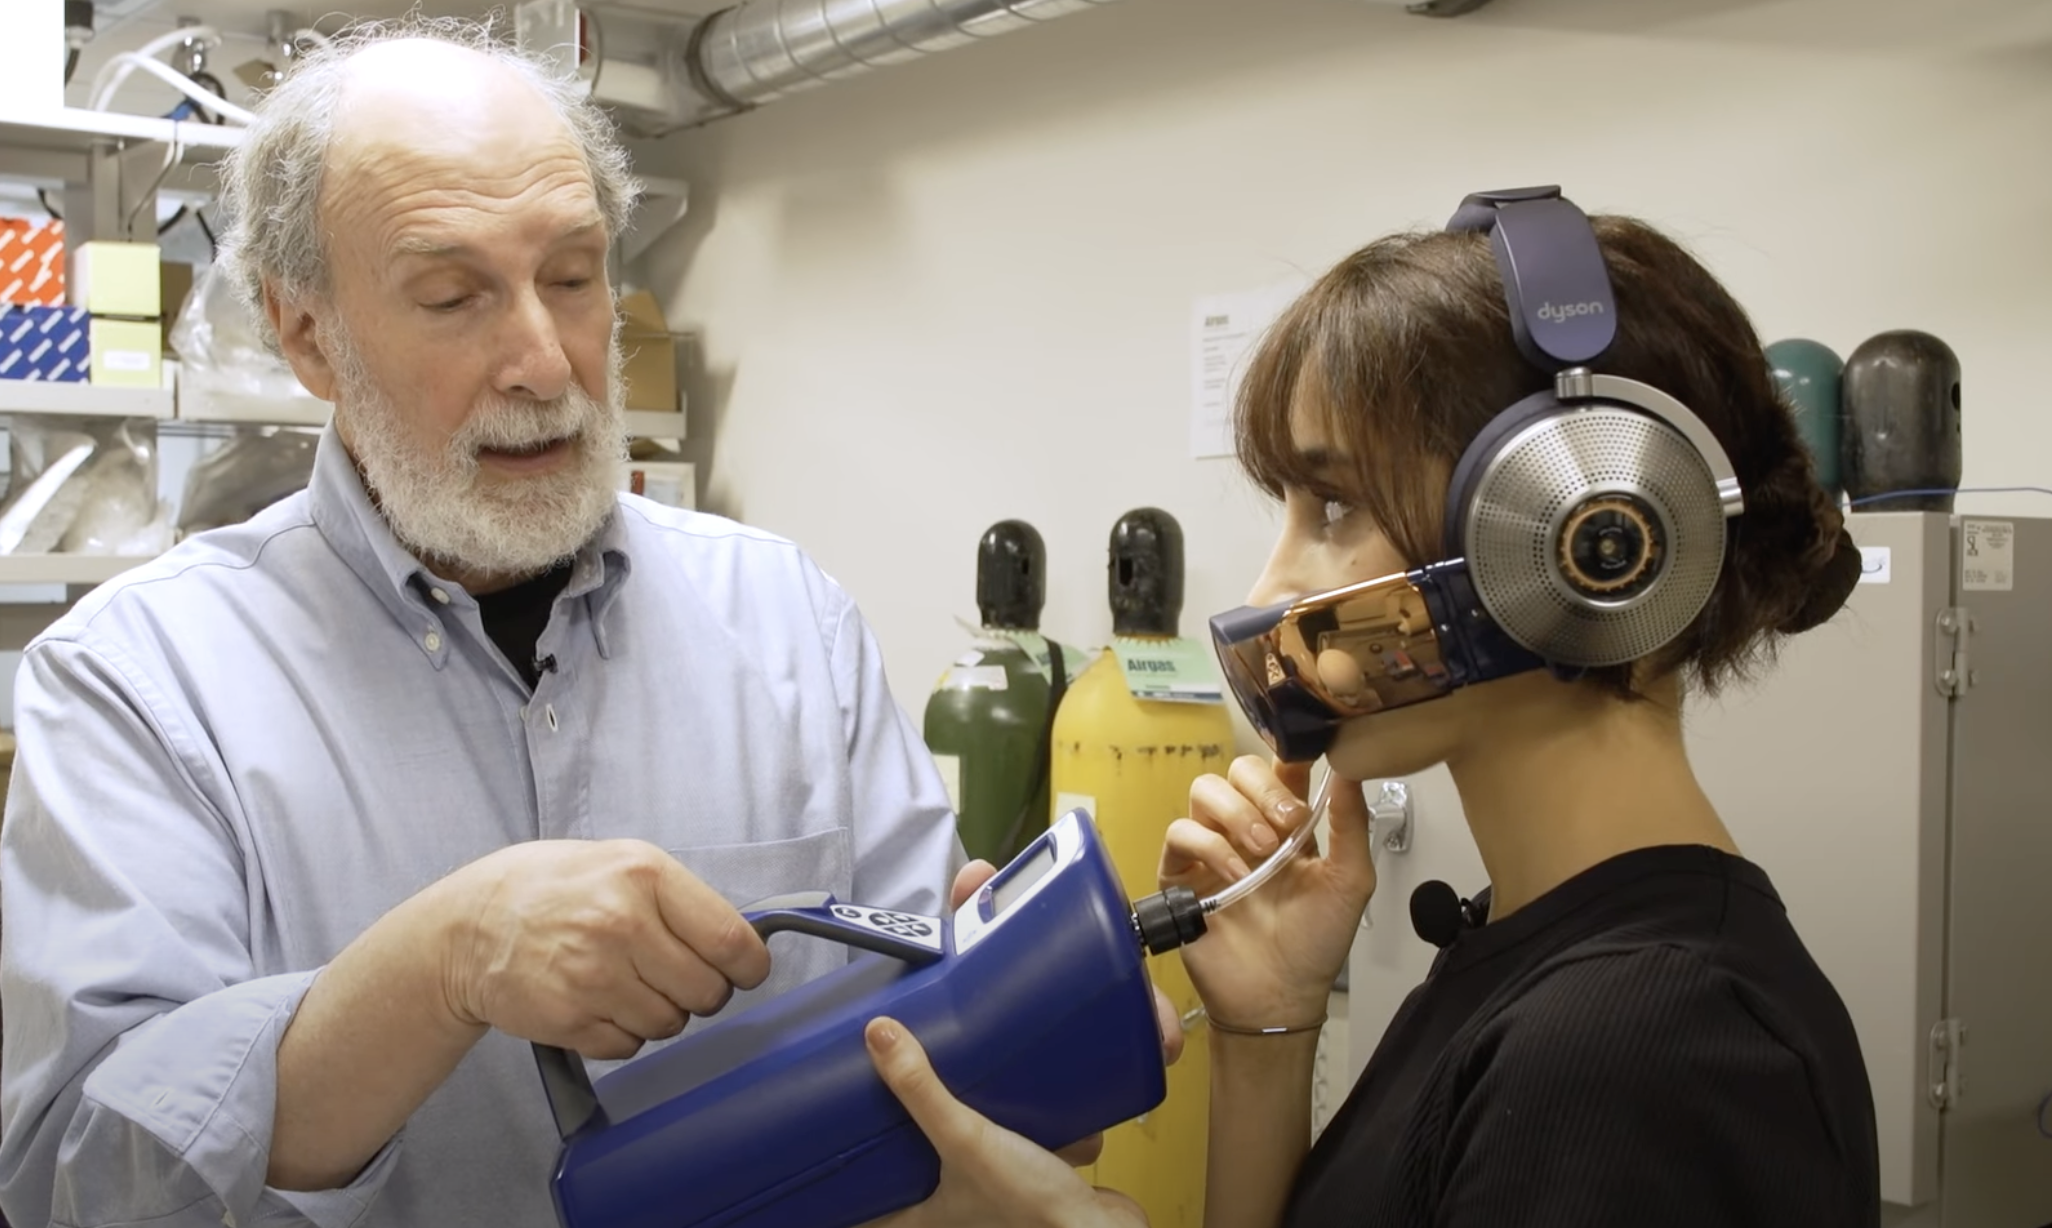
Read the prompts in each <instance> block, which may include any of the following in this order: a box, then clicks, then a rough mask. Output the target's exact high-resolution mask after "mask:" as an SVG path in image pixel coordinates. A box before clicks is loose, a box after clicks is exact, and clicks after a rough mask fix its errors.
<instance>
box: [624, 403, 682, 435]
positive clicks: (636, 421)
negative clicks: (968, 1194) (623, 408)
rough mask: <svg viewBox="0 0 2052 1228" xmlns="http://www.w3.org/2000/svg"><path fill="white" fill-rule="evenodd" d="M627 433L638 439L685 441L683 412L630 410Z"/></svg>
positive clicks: (628, 412)
mask: <svg viewBox="0 0 2052 1228" xmlns="http://www.w3.org/2000/svg"><path fill="white" fill-rule="evenodd" d="M627 433H628V434H629V435H632V436H634V437H635V438H636V439H683V438H685V434H684V414H683V411H682V410H679V411H678V412H676V413H664V412H663V411H661V410H654V409H630V410H628V411H627Z"/></svg>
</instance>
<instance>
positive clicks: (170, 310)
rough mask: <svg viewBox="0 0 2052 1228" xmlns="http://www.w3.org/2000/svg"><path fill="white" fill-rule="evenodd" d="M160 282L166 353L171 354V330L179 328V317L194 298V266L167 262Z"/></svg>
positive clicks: (160, 276) (159, 277)
mask: <svg viewBox="0 0 2052 1228" xmlns="http://www.w3.org/2000/svg"><path fill="white" fill-rule="evenodd" d="M158 281H159V282H160V283H161V284H162V286H163V294H164V352H165V353H166V354H169V353H170V352H171V350H172V346H171V330H172V329H174V328H176V327H178V317H179V315H180V314H181V313H182V312H184V310H185V300H186V299H187V298H190V297H191V296H192V282H193V266H191V265H189V264H182V263H180V262H178V261H175V260H166V261H165V262H164V265H163V269H162V271H161V272H160V273H159V274H158Z"/></svg>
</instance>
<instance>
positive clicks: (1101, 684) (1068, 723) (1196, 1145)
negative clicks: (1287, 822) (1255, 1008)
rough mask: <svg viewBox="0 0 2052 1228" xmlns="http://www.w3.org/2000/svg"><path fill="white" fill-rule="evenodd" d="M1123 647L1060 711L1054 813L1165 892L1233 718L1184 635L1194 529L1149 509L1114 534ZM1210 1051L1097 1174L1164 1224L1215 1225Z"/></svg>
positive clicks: (1128, 1132) (1114, 1140)
mask: <svg viewBox="0 0 2052 1228" xmlns="http://www.w3.org/2000/svg"><path fill="white" fill-rule="evenodd" d="M1109 562H1110V565H1109V567H1108V569H1107V570H1108V573H1109V574H1108V577H1107V579H1108V587H1109V591H1110V597H1111V609H1112V632H1113V637H1114V638H1113V643H1112V646H1111V647H1110V648H1108V649H1105V650H1103V651H1102V652H1100V653H1097V654H1096V655H1095V657H1094V659H1093V660H1092V661H1091V663H1090V667H1089V668H1088V669H1086V670H1085V671H1083V673H1082V675H1081V676H1080V677H1078V678H1077V679H1076V681H1075V682H1074V684H1072V685H1071V686H1070V687H1069V692H1068V694H1067V695H1066V696H1065V697H1064V698H1063V699H1062V702H1061V707H1060V709H1059V710H1058V711H1057V713H1056V715H1055V722H1054V755H1053V787H1054V792H1055V797H1054V812H1055V813H1058V814H1061V813H1067V812H1068V811H1070V810H1072V809H1075V808H1078V807H1080V808H1082V809H1084V810H1086V811H1088V812H1090V815H1091V817H1092V818H1093V819H1094V820H1095V821H1096V823H1097V828H1098V831H1099V833H1100V835H1101V836H1102V838H1103V840H1104V842H1105V846H1106V848H1107V849H1108V851H1109V852H1110V853H1111V857H1112V861H1113V863H1114V864H1115V865H1116V866H1117V867H1118V871H1119V877H1120V879H1121V881H1122V883H1123V885H1124V887H1125V889H1126V892H1127V894H1128V895H1129V896H1131V897H1133V898H1138V897H1140V896H1143V895H1149V894H1152V893H1153V892H1154V891H1155V890H1156V886H1155V873H1156V870H1157V868H1158V867H1159V865H1160V863H1161V846H1162V840H1163V838H1164V836H1165V835H1166V834H1167V831H1168V826H1169V824H1170V823H1172V822H1174V821H1175V820H1176V819H1178V818H1180V817H1182V816H1183V815H1186V814H1188V813H1189V808H1190V785H1191V783H1192V782H1194V781H1195V780H1196V779H1197V777H1199V776H1201V775H1203V774H1205V773H1207V772H1216V773H1219V774H1223V773H1224V772H1225V771H1226V769H1227V767H1228V765H1229V764H1230V761H1231V758H1232V750H1233V726H1232V721H1231V718H1230V717H1229V716H1228V714H1227V711H1226V708H1225V703H1224V696H1223V694H1222V692H1221V689H1220V686H1219V680H1218V674H1217V667H1216V664H1215V662H1214V660H1213V658H1212V655H1211V651H1210V649H1209V648H1208V646H1206V645H1204V644H1200V643H1198V642H1196V641H1193V640H1187V639H1183V638H1181V636H1180V628H1179V626H1178V621H1179V618H1180V616H1181V614H1182V606H1183V532H1182V527H1181V526H1180V525H1179V524H1177V523H1176V520H1175V518H1174V517H1173V516H1170V515H1169V514H1168V513H1167V512H1164V511H1161V510H1159V509H1156V508H1139V509H1136V510H1134V511H1131V512H1128V513H1127V514H1126V515H1124V516H1122V517H1120V519H1119V521H1118V523H1117V524H1116V525H1114V526H1113V528H1112V533H1111V548H1110V560H1109ZM1149 963H1150V968H1151V971H1152V974H1153V976H1154V983H1155V985H1156V986H1157V987H1159V988H1160V989H1161V990H1162V991H1163V993H1165V994H1166V995H1167V996H1168V998H1169V1000H1170V1001H1171V1002H1172V1003H1174V1005H1175V1009H1176V1011H1177V1013H1178V1014H1180V1015H1182V1016H1184V1017H1186V1018H1188V1017H1190V1015H1191V1012H1193V1011H1194V1010H1195V1009H1196V1008H1197V1006H1198V999H1197V993H1196V990H1195V989H1193V988H1192V987H1191V984H1190V977H1189V974H1188V973H1187V972H1186V971H1184V969H1183V964H1182V957H1181V954H1180V953H1179V952H1173V951H1172V952H1169V953H1168V954H1166V955H1162V956H1158V957H1156V958H1155V959H1153V960H1151V961H1149ZM1209 1052H1210V1050H1209V1046H1208V1045H1207V1044H1206V1037H1205V1034H1204V1031H1203V1029H1202V1028H1194V1027H1193V1028H1190V1029H1187V1030H1186V1032H1185V1038H1184V1048H1183V1055H1182V1057H1181V1059H1180V1060H1179V1061H1177V1063H1176V1064H1175V1065H1174V1066H1172V1067H1170V1068H1169V1072H1168V1096H1167V1098H1166V1099H1165V1100H1164V1101H1163V1102H1162V1104H1161V1105H1160V1106H1159V1107H1158V1108H1156V1109H1155V1110H1154V1111H1153V1112H1151V1113H1148V1114H1147V1115H1146V1116H1144V1117H1141V1118H1139V1119H1137V1120H1135V1121H1130V1122H1126V1123H1123V1124H1121V1125H1119V1126H1116V1127H1114V1128H1113V1129H1111V1130H1108V1131H1106V1132H1105V1138H1104V1151H1103V1153H1102V1154H1101V1155H1100V1156H1099V1157H1098V1160H1097V1162H1096V1163H1095V1164H1093V1165H1091V1166H1090V1167H1088V1168H1086V1169H1084V1170H1083V1175H1084V1177H1085V1178H1086V1179H1087V1180H1090V1181H1092V1182H1093V1183H1095V1184H1097V1185H1102V1186H1106V1187H1108V1188H1111V1189H1116V1190H1119V1191H1121V1192H1122V1193H1124V1194H1126V1195H1128V1196H1129V1197H1131V1198H1133V1199H1134V1200H1135V1201H1137V1202H1138V1203H1139V1204H1140V1205H1141V1207H1142V1208H1144V1209H1145V1210H1146V1212H1147V1217H1148V1222H1149V1223H1151V1224H1153V1225H1154V1228H1201V1225H1202V1223H1203V1220H1204V1171H1205V1151H1206V1142H1207V1139H1206V1135H1207V1130H1208V1126H1209V1120H1208V1118H1209V1114H1210V1103H1211V1069H1210V1067H1211V1063H1210V1060H1209Z"/></svg>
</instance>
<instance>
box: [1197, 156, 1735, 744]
mask: <svg viewBox="0 0 2052 1228" xmlns="http://www.w3.org/2000/svg"><path fill="white" fill-rule="evenodd" d="M1448 228H1449V229H1452V230H1476V231H1483V232H1486V233H1487V234H1488V235H1489V240H1490V246H1491V249H1492V251H1493V252H1494V253H1495V256H1496V263H1497V268H1498V271H1499V272H1500V273H1501V274H1502V277H1503V283H1504V294H1505V298H1506V300H1507V301H1508V303H1509V306H1510V317H1511V321H1512V325H1513V327H1512V333H1513V338H1514V340H1515V341H1516V342H1517V345H1518V349H1519V351H1520V352H1521V353H1522V354H1523V355H1524V356H1525V358H1526V359H1527V360H1528V361H1530V362H1532V363H1533V364H1534V365H1535V366H1537V367H1539V368H1540V369H1542V370H1545V371H1548V372H1550V373H1552V375H1553V384H1552V387H1550V388H1547V389H1546V390H1544V391H1542V392H1536V393H1534V394H1532V395H1531V396H1528V397H1526V398H1525V399H1523V400H1521V401H1519V402H1518V403H1517V404H1515V405H1512V406H1510V407H1509V408H1507V409H1505V410H1503V411H1501V412H1500V413H1498V414H1497V415H1496V416H1495V417H1494V418H1493V419H1491V420H1490V422H1489V424H1488V425H1487V426H1486V427H1484V428H1483V429H1482V431H1481V433H1480V434H1479V435H1477V436H1476V437H1475V439H1474V441H1473V442H1472V443H1471V444H1469V446H1468V448H1467V450H1466V452H1465V453H1463V455H1462V456H1461V458H1460V463H1459V464H1458V465H1457V466H1456V467H1455V469H1454V472H1453V478H1452V481H1451V483H1450V484H1449V487H1448V490H1447V504H1446V516H1445V523H1446V536H1445V542H1444V545H1443V547H1442V549H1443V553H1442V555H1441V560H1442V561H1439V562H1435V563H1431V564H1428V565H1426V566H1424V567H1420V568H1418V569H1416V570H1413V571H1408V572H1405V573H1403V574H1400V575H1393V576H1385V577H1383V578H1381V579H1376V580H1368V581H1364V582H1362V583H1359V584H1353V585H1349V586H1347V587H1345V588H1339V589H1334V590H1331V591H1329V592H1324V593H1318V594H1315V595H1312V596H1309V597H1304V598H1300V599H1298V600H1295V601H1291V602H1285V603H1282V604H1279V605H1274V606H1264V607H1243V608H1241V609H1238V610H1232V611H1229V612H1228V613H1225V614H1220V615H1218V616H1217V617H1215V618H1213V619H1212V620H1211V634H1212V640H1213V644H1214V647H1215V648H1216V649H1217V652H1218V659H1219V664H1220V666H1221V667H1222V668H1223V671H1224V674H1225V677H1226V681H1227V683H1228V685H1230V686H1231V687H1232V690H1233V695H1234V697H1235V698H1237V699H1238V701H1239V703H1240V706H1241V707H1242V708H1243V709H1244V710H1245V711H1246V713H1247V718H1248V720H1250V721H1251V722H1252V723H1253V725H1254V727H1255V729H1257V730H1258V731H1259V732H1260V733H1261V736H1262V737H1263V738H1264V739H1265V740H1266V741H1267V742H1268V743H1269V745H1270V746H1271V747H1272V748H1273V749H1274V750H1275V752H1276V754H1277V756H1278V757H1280V758H1281V759H1283V760H1284V761H1286V762H1307V761H1309V760H1313V759H1316V758H1318V757H1319V756H1320V755H1322V754H1324V753H1325V751H1326V750H1327V749H1328V748H1329V747H1330V746H1331V745H1332V740H1333V737H1334V736H1335V734H1336V733H1337V732H1338V729H1339V725H1340V722H1342V721H1346V720H1350V719H1352V718H1355V717H1360V716H1368V715H1371V714H1373V713H1377V712H1385V711H1388V710H1389V709H1392V708H1399V707H1404V706H1407V705H1409V704H1415V703H1420V702H1423V701H1425V700H1428V699H1438V698H1440V697H1442V696H1444V695H1446V694H1448V693H1450V692H1451V691H1453V690H1454V689H1455V688H1456V687H1462V686H1472V685H1474V684H1476V683H1480V682H1488V681H1491V680H1493V679H1496V678H1503V677H1507V676H1509V675H1511V674H1517V673H1523V672H1525V671H1527V670H1531V669H1538V668H1541V667H1545V668H1549V669H1551V670H1552V671H1553V672H1554V673H1555V674H1556V675H1557V676H1560V677H1563V678H1573V677H1577V676H1579V675H1580V674H1581V673H1582V672H1583V671H1585V670H1588V669H1593V668H1599V667H1603V666H1611V665H1622V664H1625V663H1627V662H1631V661H1636V660H1638V659H1640V658H1642V657H1645V656H1647V655H1648V654H1650V653H1653V652H1655V651H1657V650H1658V649H1660V648H1662V647H1664V646H1665V645H1667V644H1669V643H1671V642H1672V641H1673V640H1674V639H1675V638H1676V637H1677V636H1679V635H1681V634H1682V633H1683V632H1684V631H1686V630H1687V629H1688V627H1689V624H1690V623H1692V622H1694V621H1695V618H1696V616H1697V615H1698V614H1699V613H1700V612H1701V611H1702V609H1703V606H1704V603H1705V602H1707V601H1708V600H1709V597H1710V594H1711V593H1712V592H1713V591H1714V590H1715V588H1716V586H1717V579H1718V575H1719V573H1720V571H1721V570H1722V567H1723V560H1724V550H1725V522H1726V520H1727V519H1728V518H1729V517H1732V516H1736V515H1738V514H1739V513H1740V512H1741V511H1742V510H1743V509H1744V500H1743V497H1742V496H1741V494H1740V491H1739V485H1738V479H1737V477H1736V476H1735V475H1734V474H1733V471H1732V466H1731V461H1730V460H1729V459H1728V458H1727V457H1726V455H1725V452H1724V449H1723V448H1722V447H1721V446H1720V445H1719V444H1718V442H1717V439H1716V437H1715V436H1713V435H1712V434H1711V433H1710V430H1709V428H1708V427H1706V426H1705V425H1704V424H1703V422H1702V420H1701V419H1699V418H1697V417H1696V415H1695V414H1694V413H1693V412H1691V411H1690V410H1689V409H1688V407H1687V406H1685V405H1683V404H1682V403H1681V402H1679V401H1677V400H1675V399H1674V398H1673V397H1671V396H1669V395H1668V394H1666V393H1664V392H1662V391H1660V390H1659V389H1657V388H1654V387H1651V386H1649V385H1647V384H1643V383H1639V382H1637V381H1634V380H1629V379H1623V378H1620V377H1618V376H1613V375H1601V374H1597V373H1595V372H1594V371H1592V370H1591V369H1590V367H1589V365H1588V364H1591V363H1593V362H1594V361H1595V360H1596V359H1597V358H1598V357H1599V356H1600V355H1601V354H1602V353H1603V352H1604V351H1605V350H1607V349H1608V348H1609V347H1610V344H1611V342H1612V340H1613V339H1614V338H1615V336H1616V324H1617V307H1616V301H1615V299H1614V297H1613V295H1612V293H1611V286H1610V277H1609V271H1608V269H1607V268H1606V266H1605V265H1604V262H1603V256H1602V252H1601V250H1600V249H1599V248H1598V246H1597V242H1596V235H1595V232H1594V230H1593V229H1592V228H1591V227H1590V224H1589V220H1588V218H1587V217H1585V216H1584V215H1583V214H1582V212H1581V211H1580V210H1579V209H1577V208H1576V207H1575V206H1574V205H1572V204H1570V203H1569V202H1568V201H1566V200H1563V199H1561V197H1560V191H1559V189H1558V188H1526V189H1518V190H1514V191H1508V192H1490V193H1479V194H1477V195H1474V196H1470V197H1469V198H1468V199H1467V200H1466V201H1464V202H1463V203H1462V205H1461V208H1460V210H1459V211H1458V212H1457V213H1456V214H1455V215H1454V218H1453V220H1452V222H1450V223H1449V225H1448Z"/></svg>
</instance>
